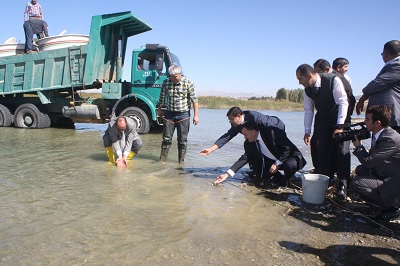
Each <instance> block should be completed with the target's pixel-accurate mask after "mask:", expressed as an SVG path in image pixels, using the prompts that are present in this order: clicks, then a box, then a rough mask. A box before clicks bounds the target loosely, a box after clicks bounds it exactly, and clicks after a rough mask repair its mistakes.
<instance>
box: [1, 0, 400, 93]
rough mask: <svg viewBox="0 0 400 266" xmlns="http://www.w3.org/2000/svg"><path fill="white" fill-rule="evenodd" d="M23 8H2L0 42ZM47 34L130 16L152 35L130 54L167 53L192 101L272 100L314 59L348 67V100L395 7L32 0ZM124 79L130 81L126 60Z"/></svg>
mask: <svg viewBox="0 0 400 266" xmlns="http://www.w3.org/2000/svg"><path fill="white" fill-rule="evenodd" d="M27 2H28V0H25V1H22V0H11V1H7V4H6V5H2V10H3V11H2V16H0V24H1V25H3V26H2V28H3V29H2V37H1V38H0V42H4V41H5V40H6V39H8V38H9V37H17V39H18V40H19V41H20V42H21V43H23V42H24V41H25V39H24V32H23V28H22V24H23V13H24V9H25V5H26V3H27ZM38 3H40V4H41V5H42V8H43V11H44V15H45V20H46V22H47V23H48V24H49V34H50V35H57V34H59V33H60V32H62V31H63V30H64V29H66V30H67V33H77V34H89V30H90V21H91V17H92V16H93V15H100V14H107V13H115V12H122V11H132V13H133V14H135V15H136V16H138V17H139V18H141V19H142V20H144V21H146V22H147V23H148V24H150V25H151V26H152V27H153V30H152V31H150V32H146V33H143V34H141V35H138V36H133V37H131V38H130V40H129V45H128V51H127V56H129V57H130V56H131V52H130V51H131V50H133V49H134V48H137V47H140V46H142V45H144V44H146V43H160V44H162V45H165V46H168V47H169V48H170V50H171V51H172V52H173V53H174V54H176V55H178V56H179V58H180V61H181V64H182V67H183V70H184V73H185V75H186V76H187V77H188V78H189V79H191V80H192V81H193V82H194V83H195V85H196V88H197V91H198V94H199V95H209V94H210V92H211V91H217V92H220V93H225V94H226V95H228V94H231V95H235V94H237V93H240V92H245V93H250V94H254V95H256V96H273V97H275V95H276V91H277V90H278V89H280V88H285V89H297V88H302V86H301V85H299V84H298V82H297V79H296V75H295V71H296V68H297V67H298V66H299V65H300V64H303V63H308V64H310V65H312V64H313V63H314V62H315V61H316V60H317V59H319V58H324V59H327V60H328V61H329V62H330V63H331V64H332V61H333V60H334V59H335V58H337V57H345V58H347V59H348V60H349V61H350V65H349V71H348V72H347V74H348V75H349V76H350V77H351V79H352V82H353V90H354V91H355V95H360V94H361V90H362V88H363V87H364V86H365V85H367V84H368V82H370V81H371V80H372V79H374V78H375V76H376V75H377V74H378V72H379V71H380V69H381V68H382V67H383V65H384V63H383V61H382V58H381V55H380V53H381V52H382V49H383V45H384V44H385V43H386V42H387V41H390V40H394V39H400V36H399V10H400V1H398V0H382V1H376V0H351V1H348V0H347V1H345V0H337V1H317V0H315V1H314V0H303V1H298V0H279V1H277V0H274V1H272V0H252V1H248V0H247V1H244V0H202V1H190V0H173V1H160V0H153V1H150V0H116V1H101V0H100V1H99V0H97V1H94V0H68V1H54V0H38ZM125 61H126V64H125V68H124V79H126V80H130V71H129V68H130V61H131V59H130V58H125Z"/></svg>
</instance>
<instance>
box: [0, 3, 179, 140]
mask: <svg viewBox="0 0 400 266" xmlns="http://www.w3.org/2000/svg"><path fill="white" fill-rule="evenodd" d="M151 29H152V28H151V26H150V25H148V24H147V23H146V22H144V21H142V20H141V19H139V18H138V17H136V16H135V15H133V14H132V13H131V12H130V11H128V12H120V13H113V14H104V15H97V16H93V17H92V20H91V26H90V34H89V36H88V42H87V43H85V44H81V45H73V46H68V47H62V48H58V47H55V48H54V49H49V50H43V51H39V52H34V53H27V54H17V55H9V56H3V57H0V94H1V95H0V126H3V127H8V126H15V127H19V128H48V127H50V126H57V127H70V126H71V125H72V126H73V124H74V123H75V122H89V123H106V122H107V121H109V120H110V118H111V117H113V116H121V115H124V116H130V117H132V118H134V119H135V120H136V122H137V125H138V132H139V133H148V132H149V130H150V128H151V127H152V126H155V125H157V124H160V120H161V119H160V118H159V117H157V107H158V106H157V102H158V99H159V94H160V90H161V85H162V82H163V81H164V80H165V79H166V78H168V71H167V70H168V67H169V66H170V65H171V64H175V65H179V66H180V62H179V58H178V57H177V56H175V55H174V54H173V53H171V52H170V51H169V49H168V47H166V46H162V45H159V44H146V45H145V46H143V47H141V48H138V49H135V50H134V51H132V58H131V60H132V61H131V62H132V67H131V81H123V80H122V76H123V66H124V63H125V54H126V50H127V49H126V47H127V41H128V38H129V37H131V36H134V35H137V34H141V33H144V32H147V31H149V30H151ZM91 89H98V90H97V91H98V93H97V94H98V95H101V96H98V97H93V96H92V97H88V96H87V95H89V96H90V94H89V93H82V92H85V91H87V90H91ZM83 94H86V97H83Z"/></svg>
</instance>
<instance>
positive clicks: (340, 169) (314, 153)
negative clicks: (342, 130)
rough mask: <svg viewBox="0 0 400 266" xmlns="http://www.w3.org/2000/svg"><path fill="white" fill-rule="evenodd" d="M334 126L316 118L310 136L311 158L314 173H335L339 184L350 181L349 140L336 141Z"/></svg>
mask: <svg viewBox="0 0 400 266" xmlns="http://www.w3.org/2000/svg"><path fill="white" fill-rule="evenodd" d="M334 131H335V128H334V127H332V126H329V125H327V124H326V123H324V122H323V121H322V122H321V119H318V120H317V119H316V121H315V124H314V133H313V136H312V138H311V158H312V161H313V165H314V168H315V173H316V174H322V175H326V176H329V177H330V178H331V179H332V178H333V177H334V174H335V173H337V176H338V178H339V186H340V187H341V186H345V187H347V186H348V185H349V183H350V165H351V163H350V141H344V142H336V140H335V139H334V138H333V132H334Z"/></svg>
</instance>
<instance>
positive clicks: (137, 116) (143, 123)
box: [119, 107, 150, 134]
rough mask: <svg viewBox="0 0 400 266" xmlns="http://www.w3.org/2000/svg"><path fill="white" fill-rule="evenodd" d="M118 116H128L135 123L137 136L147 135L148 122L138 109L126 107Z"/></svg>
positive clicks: (142, 112) (143, 113) (148, 129)
mask: <svg viewBox="0 0 400 266" xmlns="http://www.w3.org/2000/svg"><path fill="white" fill-rule="evenodd" d="M119 115H120V116H129V117H130V118H133V119H134V120H135V121H136V123H137V125H138V126H137V131H138V133H139V134H147V133H149V131H150V122H149V118H148V117H147V115H146V113H145V112H144V111H143V110H142V109H140V108H138V107H128V108H125V109H124V110H123V111H122V112H121V113H120V114H119Z"/></svg>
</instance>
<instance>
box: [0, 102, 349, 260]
mask: <svg viewBox="0 0 400 266" xmlns="http://www.w3.org/2000/svg"><path fill="white" fill-rule="evenodd" d="M226 112H227V110H225V109H223V110H209V109H200V123H199V125H198V126H191V131H190V133H189V145H188V154H187V157H186V161H185V162H184V163H183V164H178V156H177V148H176V138H175V139H174V141H173V144H172V147H171V151H170V154H169V158H168V161H167V163H165V164H162V163H160V162H159V160H158V158H159V153H160V146H161V131H160V130H158V131H153V132H152V133H150V134H146V135H142V141H143V148H142V150H141V152H140V153H139V154H138V155H137V156H136V157H134V158H133V160H132V161H131V162H130V164H129V165H128V167H127V169H124V170H119V169H117V168H116V167H115V166H113V165H112V164H110V163H108V162H107V158H106V156H105V153H104V149H103V146H102V135H103V132H104V130H105V129H106V126H105V125H93V124H77V125H76V126H77V128H76V130H68V129H55V128H49V129H42V130H29V129H18V128H0V131H1V134H0V143H1V150H0V156H1V164H0V173H1V177H0V202H1V208H0V264H1V265H189V264H191V265H205V264H224V263H226V264H229V265H243V264H249V263H251V262H252V260H253V259H254V261H253V264H259V265H262V264H264V265H270V263H272V262H273V261H274V259H273V258H271V257H268V256H266V255H265V250H266V249H268V250H269V251H270V252H274V251H275V252H279V249H280V248H279V247H277V245H276V243H277V242H278V241H281V240H287V238H286V237H285V236H287V235H288V234H289V235H290V234H291V232H292V230H296V225H293V224H289V222H288V221H287V220H286V219H284V218H283V215H282V213H284V211H285V209H284V208H282V207H280V206H279V205H276V204H273V203H271V202H270V201H268V200H267V199H266V198H265V197H261V196H259V195H255V194H252V193H248V192H246V191H245V190H242V189H239V188H237V187H235V186H232V185H229V184H225V185H224V186H222V187H214V186H211V183H212V181H213V180H214V178H215V177H216V176H217V175H218V174H219V173H221V172H222V171H225V170H227V169H228V168H229V166H230V165H231V164H232V163H233V162H234V161H235V160H236V159H237V158H239V156H240V155H241V153H242V152H243V148H242V145H243V140H244V139H243V136H242V135H239V136H237V137H236V138H235V139H233V140H232V141H231V142H230V143H228V144H227V145H226V146H225V147H223V148H222V149H220V150H217V151H215V152H214V153H212V154H211V155H209V156H207V157H201V156H198V153H199V151H200V150H201V149H202V148H206V147H209V146H211V145H212V144H213V143H214V141H215V140H216V139H217V138H218V137H219V136H220V135H222V134H223V133H225V132H226V130H227V129H228V128H229V126H230V125H229V123H228V120H227V118H226ZM261 112H263V113H266V114H269V115H276V116H278V117H280V118H281V119H282V120H283V121H284V122H285V124H286V128H287V133H288V136H289V138H290V139H291V140H292V141H293V142H294V143H295V144H296V145H297V146H298V147H299V149H300V150H301V151H302V152H303V154H304V155H305V157H306V159H307V161H308V162H309V163H308V164H307V166H306V167H305V169H306V170H307V169H310V168H311V167H312V166H311V159H310V155H309V150H308V148H307V147H305V145H304V143H303V140H302V137H303V114H302V113H301V112H274V111H261ZM353 163H354V160H353ZM355 163H356V162H355ZM245 168H246V169H247V167H245ZM246 169H243V171H242V172H244V171H245V170H246ZM240 176H242V175H239V177H240ZM233 182H238V183H239V182H240V181H239V180H233ZM271 224H273V225H274V226H273V227H269V226H268V225H271ZM249 254H250V255H249ZM277 261H279V259H277V258H275V262H277Z"/></svg>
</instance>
